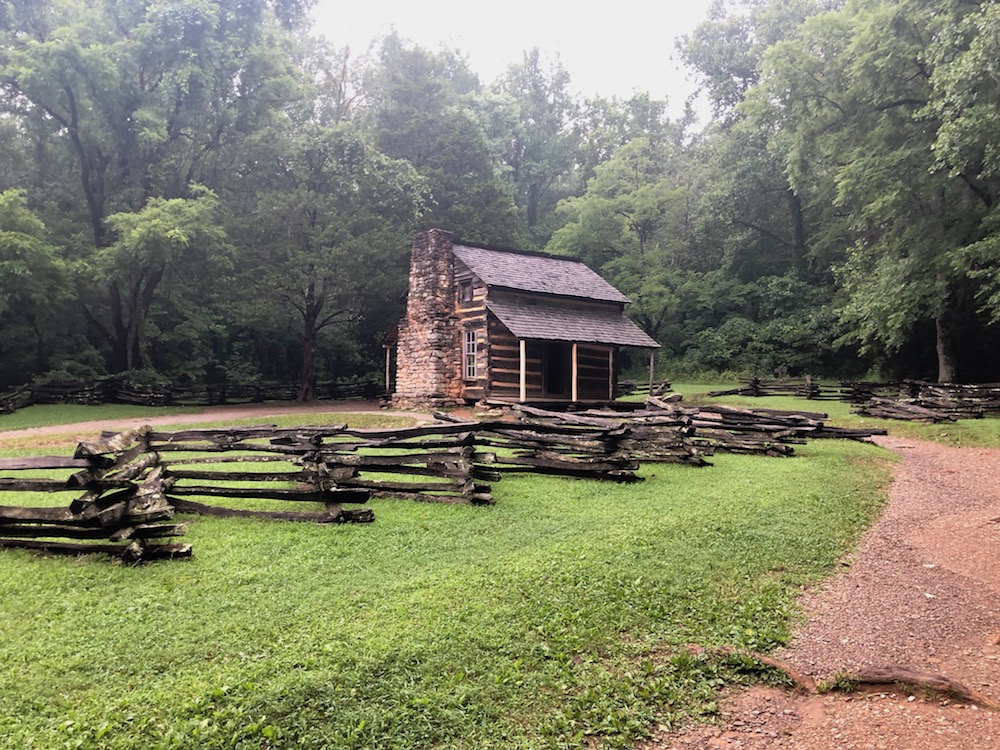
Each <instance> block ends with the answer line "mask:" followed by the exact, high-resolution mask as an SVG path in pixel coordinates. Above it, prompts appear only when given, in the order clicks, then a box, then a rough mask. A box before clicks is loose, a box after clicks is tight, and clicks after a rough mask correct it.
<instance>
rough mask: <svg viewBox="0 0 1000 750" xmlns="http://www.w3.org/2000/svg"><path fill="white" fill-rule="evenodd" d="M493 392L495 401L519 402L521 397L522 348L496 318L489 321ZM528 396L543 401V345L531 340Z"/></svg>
mask: <svg viewBox="0 0 1000 750" xmlns="http://www.w3.org/2000/svg"><path fill="white" fill-rule="evenodd" d="M488 330H489V338H490V346H489V356H490V379H491V382H490V393H489V395H490V396H491V397H493V398H506V399H517V398H520V396H521V346H520V343H519V342H518V340H517V338H516V337H515V336H514V334H512V333H511V332H510V331H508V330H507V327H506V326H505V325H504V324H503V323H501V322H500V321H499V320H497V319H496V318H494V317H492V316H490V318H489V329H488ZM525 354H526V356H527V362H526V364H527V367H526V370H527V396H528V398H529V399H541V398H543V396H544V394H543V392H542V342H541V341H528V342H527V344H526V352H525Z"/></svg>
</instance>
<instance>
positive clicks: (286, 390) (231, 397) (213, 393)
mask: <svg viewBox="0 0 1000 750" xmlns="http://www.w3.org/2000/svg"><path fill="white" fill-rule="evenodd" d="M383 392H384V386H383V385H382V384H381V383H380V382H379V381H377V380H375V379H373V378H358V379H355V380H351V381H347V382H342V383H338V382H329V383H318V384H317V386H316V397H317V398H318V399H320V400H345V399H355V398H360V399H375V398H378V397H379V396H381V395H382V394H383ZM297 396H298V386H297V385H290V384H287V383H284V384H282V383H263V384H259V385H226V384H209V385H200V386H197V387H191V388H185V387H180V386H136V385H130V384H128V383H126V382H124V381H122V380H121V379H118V378H108V379H106V380H100V381H94V382H87V383H49V384H45V385H25V386H21V387H19V388H15V389H13V390H11V391H8V392H6V393H3V394H0V414H10V413H12V412H14V411H16V410H17V409H23V408H24V407H26V406H31V405H32V404H136V405H142V406H220V405H223V404H249V403H261V402H264V401H291V400H293V399H295V398H296V397H297Z"/></svg>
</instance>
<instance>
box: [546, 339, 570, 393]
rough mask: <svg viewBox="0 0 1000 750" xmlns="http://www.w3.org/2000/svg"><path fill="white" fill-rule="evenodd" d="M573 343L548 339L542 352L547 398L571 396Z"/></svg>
mask: <svg viewBox="0 0 1000 750" xmlns="http://www.w3.org/2000/svg"><path fill="white" fill-rule="evenodd" d="M572 356H573V345H572V344H567V343H566V342H565V341H546V342H545V347H544V349H543V352H542V389H543V391H544V393H545V396H546V397H547V398H569V397H570V394H571V393H572V389H573V383H572V379H573V363H572V361H571V359H572Z"/></svg>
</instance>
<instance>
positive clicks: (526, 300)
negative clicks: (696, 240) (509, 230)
mask: <svg viewBox="0 0 1000 750" xmlns="http://www.w3.org/2000/svg"><path fill="white" fill-rule="evenodd" d="M628 302H629V299H628V297H626V296H625V295H624V294H622V293H621V292H620V291H618V290H617V289H615V288H614V287H613V286H612V285H611V284H609V283H608V282H607V281H605V280H604V279H603V278H601V277H600V276H599V275H598V274H597V273H595V272H594V271H592V270H591V269H590V268H588V267H587V266H586V265H584V264H583V263H582V262H580V261H578V260H574V259H572V258H567V257H561V256H555V255H547V254H542V253H530V252H523V251H516V250H500V249H496V248H489V247H482V246H476V245H471V244H463V243H460V242H458V241H457V240H456V239H455V237H454V235H452V234H451V233H450V232H447V231H445V230H443V229H431V230H428V231H426V232H422V233H420V234H418V235H417V236H416V238H415V239H414V241H413V247H412V249H411V253H410V280H409V291H408V294H407V305H406V315H405V317H404V318H403V319H402V320H401V321H400V323H399V326H398V327H397V329H396V332H395V333H396V335H395V336H394V337H393V339H394V340H393V339H387V340H386V370H387V373H386V379H387V382H388V380H389V375H390V374H391V373H390V364H389V363H390V362H391V352H390V349H391V348H392V347H393V346H394V347H395V351H396V389H395V394H394V396H393V401H394V403H395V404H397V405H399V406H401V407H404V408H414V407H427V406H446V405H455V404H463V403H471V402H477V401H481V400H485V399H490V400H501V401H513V402H520V403H554V402H588V403H594V402H605V403H606V402H608V401H610V400H613V399H614V394H615V387H616V384H617V377H618V364H619V350H620V347H640V348H645V349H649V350H650V351H652V350H655V349H657V348H659V344H658V343H657V342H656V341H654V340H653V339H652V338H650V337H649V336H648V335H647V334H646V333H645V332H644V331H643V330H642V329H641V328H639V326H637V325H636V324H635V323H633V322H632V321H631V320H629V318H627V317H626V316H625V314H624V308H625V305H626V304H627V303H628ZM650 360H651V361H652V357H650Z"/></svg>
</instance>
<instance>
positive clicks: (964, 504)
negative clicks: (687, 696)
mask: <svg viewBox="0 0 1000 750" xmlns="http://www.w3.org/2000/svg"><path fill="white" fill-rule="evenodd" d="M879 442H880V444H881V445H883V446H885V447H887V448H889V449H891V450H893V451H895V452H896V453H898V454H899V456H900V461H899V463H898V464H897V466H896V472H895V479H894V482H893V484H892V487H891V489H890V496H889V502H888V504H887V506H886V508H885V511H884V512H883V514H882V516H881V518H880V519H879V520H878V521H877V522H876V524H875V525H874V526H873V527H872V528H871V529H870V530H869V531H868V532H867V534H866V535H865V536H864V538H863V539H862V541H861V545H860V548H859V550H858V552H857V554H856V555H855V556H853V557H852V558H851V559H850V560H848V561H846V562H845V565H846V567H845V569H844V571H843V573H842V574H840V575H838V576H836V577H835V578H833V579H832V580H830V581H829V582H828V583H827V584H826V585H825V586H823V587H822V588H820V589H818V590H816V591H811V592H808V593H807V594H806V595H805V596H804V597H803V599H802V604H803V607H804V610H805V613H806V615H807V617H808V621H807V622H806V623H805V624H804V625H803V626H802V627H801V628H800V629H799V630H798V631H797V633H796V636H795V639H794V641H793V644H792V646H791V647H790V648H788V649H786V650H785V651H784V652H783V653H779V654H776V656H777V657H778V658H780V659H782V660H784V661H786V662H787V663H788V664H790V665H791V666H792V667H793V668H794V669H795V670H796V671H798V672H799V673H801V674H804V675H808V676H809V677H812V678H813V679H815V680H820V679H824V678H827V677H829V676H830V675H831V674H835V673H837V672H852V671H856V670H860V669H865V668H871V667H886V666H901V667H909V668H911V669H915V670H919V671H922V672H931V673H938V674H940V675H943V676H946V677H949V678H951V679H953V680H957V681H959V682H961V683H963V684H964V685H965V686H966V687H968V688H970V689H972V690H974V691H977V692H979V693H981V694H984V695H985V696H987V697H988V698H989V699H992V700H993V701H1000V564H998V563H1000V450H986V449H971V448H964V449H963V448H949V447H945V446H941V445H937V444H933V443H927V442H923V441H917V440H902V439H897V438H881V439H879ZM916 693H917V694H916V695H906V694H905V693H904V692H901V691H898V690H896V689H894V688H893V687H892V686H890V687H886V688H881V689H878V688H876V689H874V690H870V691H866V692H859V693H854V694H841V693H832V694H831V693H827V694H825V695H796V694H793V693H790V692H787V691H783V690H778V689H770V688H755V689H752V690H749V691H746V692H743V693H739V694H736V695H732V696H729V697H728V698H726V699H725V700H724V701H723V704H722V722H721V723H720V724H719V725H717V726H709V727H704V726H700V727H695V728H693V729H691V730H689V731H687V732H683V733H661V734H660V735H659V736H657V737H656V738H655V740H654V741H653V742H649V743H644V744H643V745H641V748H642V750H694V749H695V748H698V749H699V750H702V749H716V750H718V749H721V748H743V749H744V750H776V749H779V748H780V749H781V750H875V749H878V750H882V749H885V750H909V749H911V748H912V750H925V749H930V750H953V749H954V750H995V748H997V747H1000V711H994V710H990V709H988V708H981V707H977V706H970V705H967V704H962V703H959V702H957V701H953V700H950V699H949V698H948V697H947V696H941V695H932V694H930V693H929V692H927V691H916Z"/></svg>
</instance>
